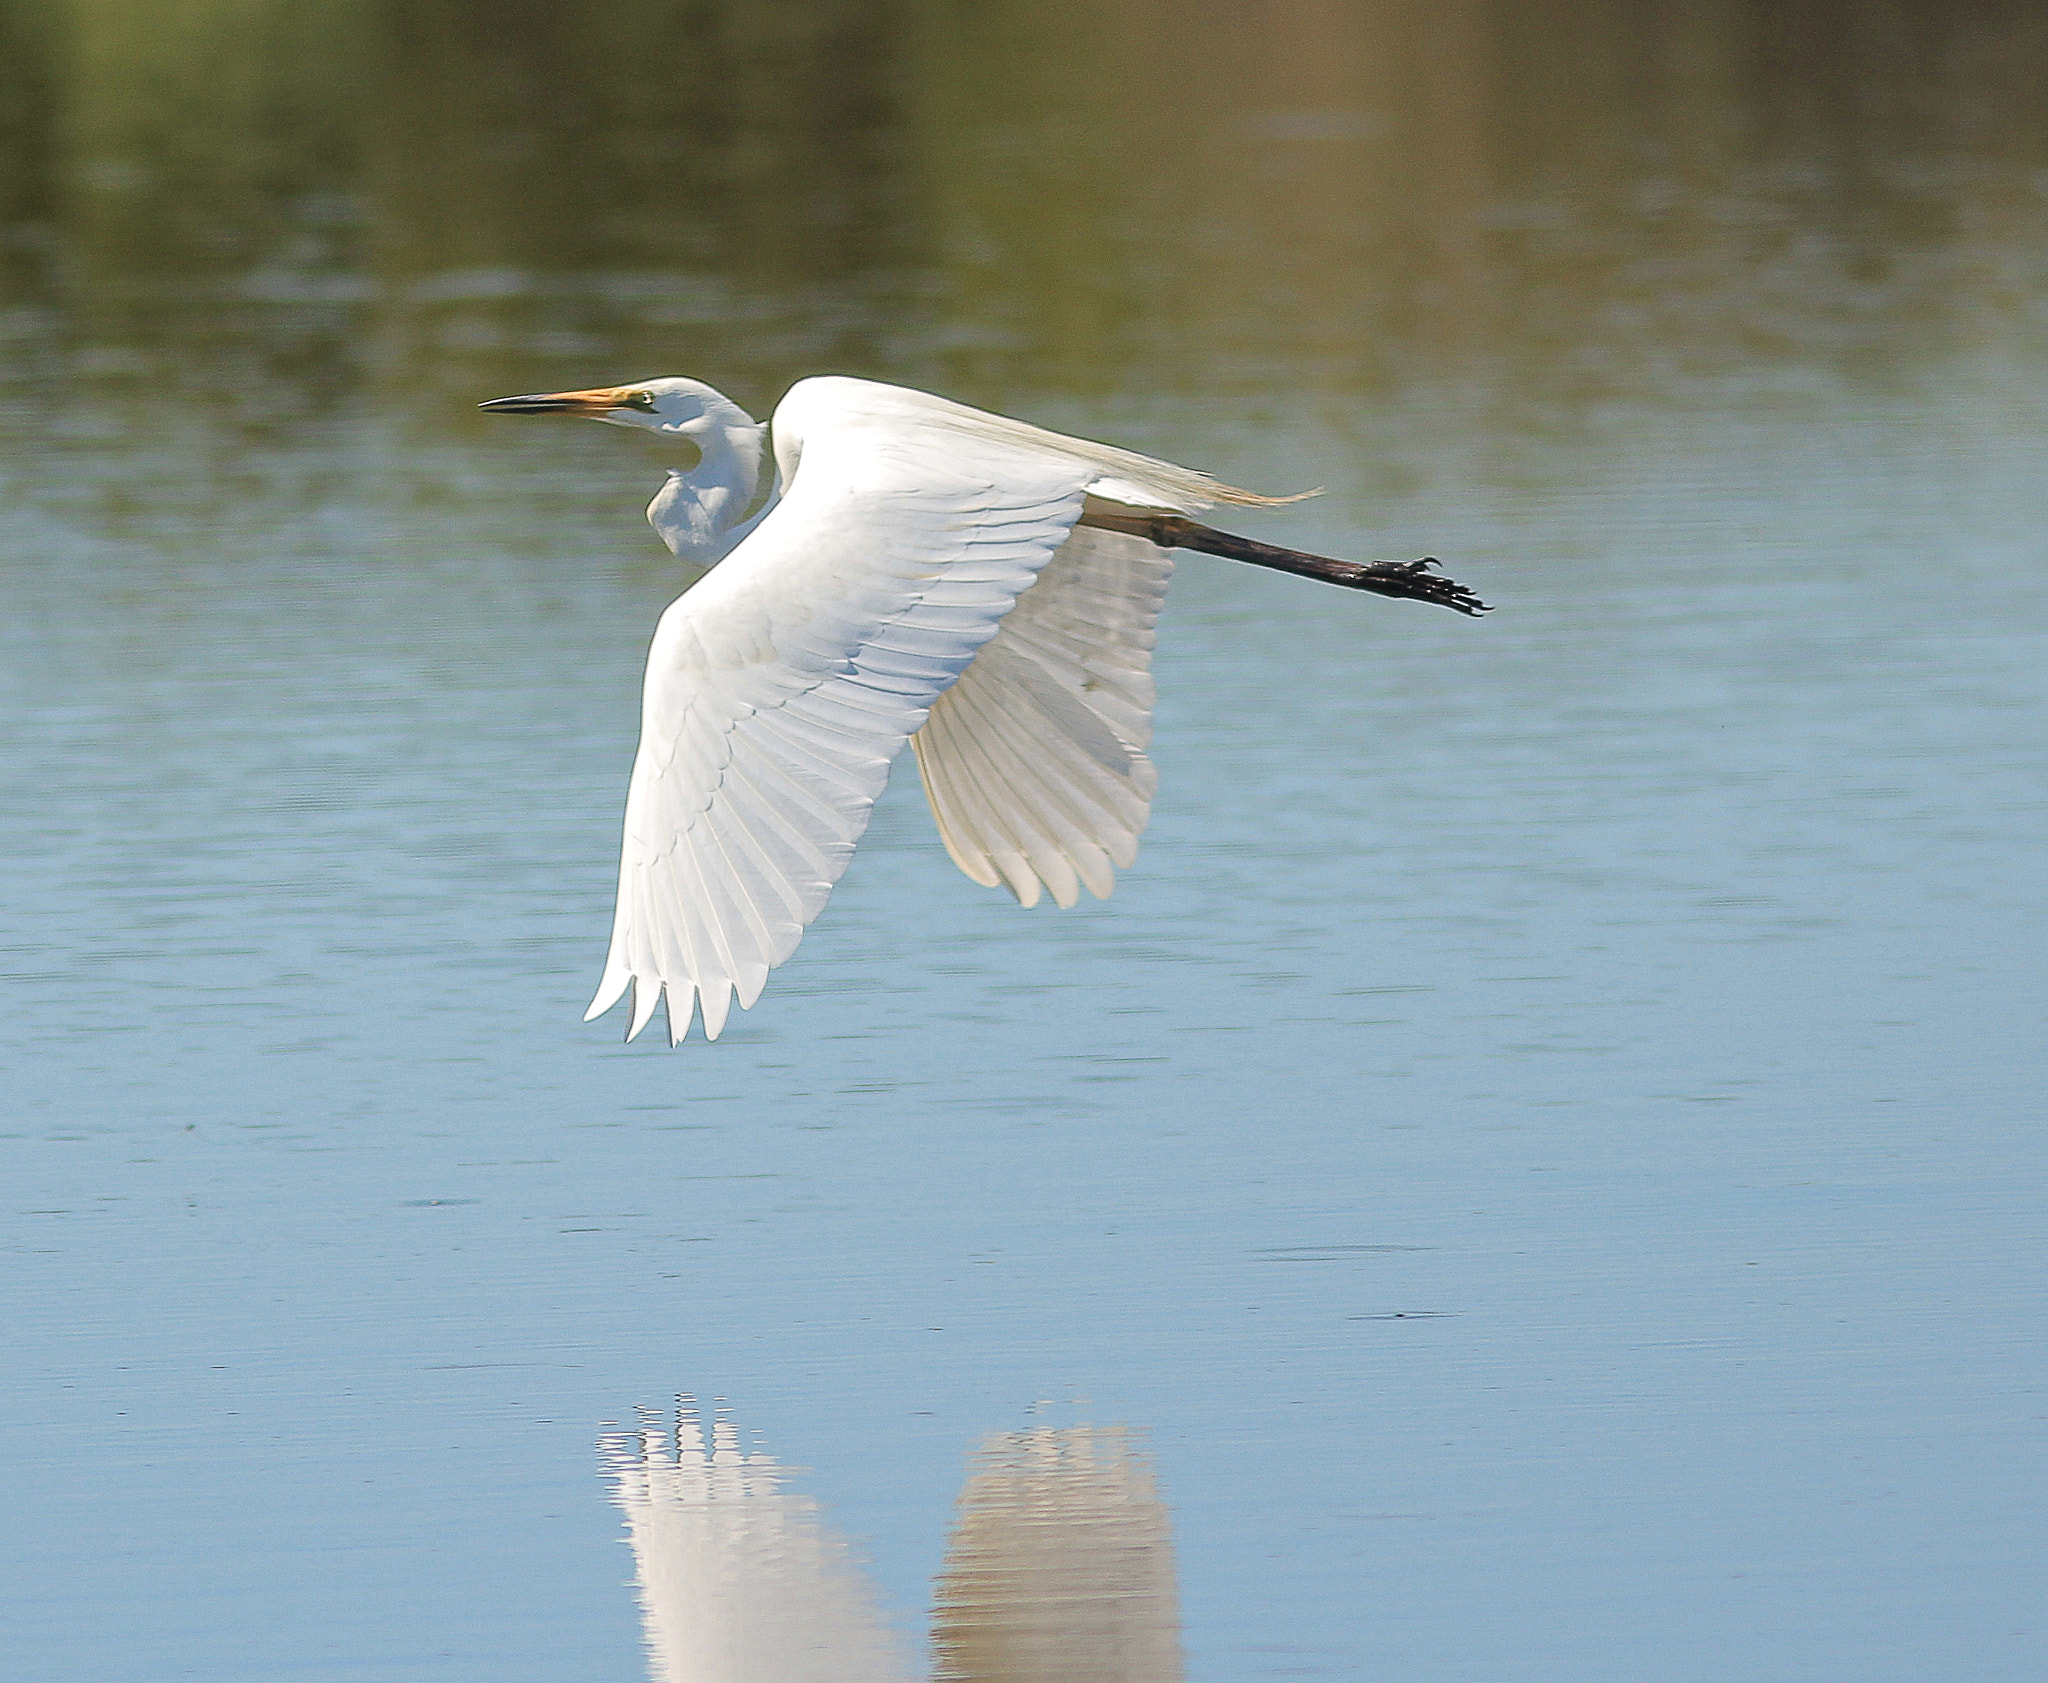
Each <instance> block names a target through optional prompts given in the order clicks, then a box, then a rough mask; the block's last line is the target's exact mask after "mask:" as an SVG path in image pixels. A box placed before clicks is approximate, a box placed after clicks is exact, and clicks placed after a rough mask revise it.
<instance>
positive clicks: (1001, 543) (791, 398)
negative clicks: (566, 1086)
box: [486, 377, 1277, 1042]
mask: <svg viewBox="0 0 2048 1683" xmlns="http://www.w3.org/2000/svg"><path fill="white" fill-rule="evenodd" d="M486 407H487V408H494V409H503V410H508V411H511V412H536V411H542V410H556V411H566V412H572V413H581V414H586V415H590V416H592V417H594V418H596V419H600V420H606V421H612V422H615V423H618V424H625V425H636V426H643V427H647V428H649V429H650V430H654V431H658V432H664V433H670V434H675V435H679V436H683V437H687V438H690V439H691V440H692V441H693V442H695V443H696V444H697V445H698V447H699V449H700V450H701V451H702V453H703V461H702V462H701V464H700V466H699V467H698V468H697V469H696V470H694V471H693V472H692V473H690V474H687V475H683V474H677V475H673V476H672V477H671V480H670V483H669V485H668V486H667V487H665V488H664V490H663V492H662V493H661V495H659V496H657V498H656V499H655V502H654V504H653V505H652V506H651V507H650V508H649V511H648V514H649V519H650V520H651V521H653V522H654V524H655V526H656V529H657V530H658V531H660V532H661V534H662V536H663V537H664V538H665V539H666V540H667V541H668V543H669V545H670V547H671V548H672V549H674V550H675V551H676V552H677V553H678V554H679V555H682V556H684V557H685V558H687V559H691V560H695V561H698V562H700V563H705V564H713V563H720V562H721V561H722V564H716V565H712V570H711V571H710V572H709V573H708V574H707V575H706V576H705V577H704V578H703V579H702V580H700V581H699V582H698V583H697V584H696V585H694V586H693V587H692V588H691V589H689V590H688V591H687V592H686V593H685V594H684V595H683V596H681V597H679V598H678V599H677V600H676V601H675V602H674V603H672V604H671V605H670V606H669V608H668V610H667V611H666V612H665V613H664V614H663V615H662V617H661V621H660V623H659V625H658V626H657V627H656V629H655V633H654V643H653V647H652V648H651V649H650V651H649V654H648V661H647V679H646V687H645V692H644V702H643V706H642V710H641V722H640V732H641V734H640V749H639V753H638V755H637V756H636V758H635V760H634V764H633V774H632V781H631V784H630V787H629V790H628V794H627V798H626V820H625V840H624V846H623V850H622V854H621V859H620V869H619V896H618V906H617V912H616V915H615V917H614V921H613V925H612V941H611V950H610V954H609V956H608V958H607V960H606V963H605V969H604V976H603V979H602V981H601V982H600V983H599V985H598V989H597V995H596V997H595V999H594V1000H593V1001H592V1002H591V1006H590V1011H589V1013H588V1015H589V1016H591V1017H595V1016H598V1015H599V1014H601V1013H602V1012H604V1011H606V1010H608V1009H609V1008H610V1007H611V1006H612V1005H614V1004H616V1003H617V1002H618V1001H619V1000H620V999H621V998H623V997H624V996H625V995H626V994H627V993H628V992H629V991H630V992H631V995H632V1019H631V1023H630V1026H629V1028H628V1030H627V1038H628V1039H630V1038H632V1036H634V1035H636V1034H638V1033H639V1032H640V1030H641V1029H642V1028H644V1027H645V1026H646V1025H647V1022H648V1020H649V1019H650V1018H651V1017H652V1016H653V1014H654V1009H655V1005H656V1003H657V1001H658V1000H660V999H662V998H663V997H664V995H665V996H666V999H667V1002H668V1022H669V1034H670V1039H671V1042H673V1041H675V1040H678V1039H680V1038H681V1037H682V1035H683V1034H684V1032H685V1031H686V1030H687V1029H688V1027H689V1023H690V1019H691V1016H692V1014H693V1011H694V1010H701V1011H702V1013H703V1020H704V1032H705V1034H706V1035H707V1036H708V1037H710V1038H712V1039H716V1038H717V1037H718V1035H719V1033H720V1031H721V1030H722V1029H723V1028H724V1027H725V1023H726V1018H727V1016H728V1014H729V1012H730V1010H731V1005H732V1001H733V999H734V997H735V996H736V997H737V998H738V1000H739V1003H740V1004H741V1005H742V1006H743V1007H745V1006H751V1005H752V1004H753V1003H754V1001H755V1000H756V999H757V998H759V996H760V993H761V989H762V985H763V984H764V983H765V981H766V980H767V976H768V972H769V971H770V970H772V969H774V967H775V966H776V965H778V964H780V963H782V961H783V960H784V959H786V958H788V957H789V956H790V954H791V953H792V952H793V951H794V950H795V949H796V945H797V942H798V940H799V939H800V938H801V937H802V934H803V931H804V929H805V928H806V927H807V926H808V925H809V924H810V923H811V921H812V920H813V919H814V918H816V917H817V915H818V913H819V912H820V911H821V910H822V909H823V908H824V905H825V901H826V898H827V896H828V895H829V894H830V893H831V891H832V886H833V884H835V883H836V882H837V881H838V880H839V877H840V875H841V873H842V872H843V871H844V870H845V869H846V865H847V861H848V860H849V859H850V858H851V857H852V854H853V849H854V845H855V844H856V843H857V842H858V841H859V839H860V836H861V832H862V831H863V830H865V829H866V828H867V824H868V817H869V813H870V811H871V809H872V808H873V806H874V802H875V799H876V797H877V796H878V795H880V793H881V791H882V787H883V784H884V783H885V782H886V781H887V778H888V775H889V766H890V763H891V761H893V760H894V759H895V757H896V755H897V754H898V752H899V751H900V750H901V749H902V747H903V744H904V743H905V742H906V741H913V742H914V743H915V744H916V752H917V760H918V766H919V769H920V771H921V772H922V774H923V777H924V782H925V788H926V790H927V792H928V794H929V796H930V798H931V804H932V810H933V812H934V814H935V815H936V817H937V819H938V825H939V833H940V835H941V836H942V837H943V838H944V840H945V844H946V848H947V851H948V852H950V853H951V855H952V857H953V859H954V861H955V862H956V863H957V864H958V865H959V867H960V868H961V870H963V871H965V872H966V873H967V875H968V876H970V877H972V878H973V879H974V880H975V881H976V882H978V883H983V884H986V885H989V886H991V887H993V886H996V885H999V884H1001V885H1006V886H1008V887H1009V889H1010V890H1011V891H1012V892H1013V893H1014V894H1015V895H1016V896H1017V898H1018V899H1019V900H1020V901H1022V902H1023V903H1024V904H1025V905H1027V906H1029V905H1032V904H1035V903H1036V901H1037V900H1038V898H1039V895H1040V893H1041V892H1042V891H1044V892H1049V893H1050V894H1051V895H1052V897H1053V899H1054V900H1055V901H1056V902H1057V903H1058V904H1060V905H1062V906H1069V905H1072V904H1073V903H1074V901H1075V900H1076V898H1077V897H1078V895H1079V891H1080V889H1081V888H1083V887H1085V888H1087V889H1088V890H1089V891H1090V892H1091V893H1093V894H1095V895H1097V896H1105V895H1107V894H1108V893H1109V892H1110V889H1111V887H1112V886H1113V884H1114V882H1115V867H1116V866H1118V865H1129V864H1130V863H1131V861H1132V860H1133V858H1135V857H1136V853H1137V843H1138V835H1139V832H1140V831H1142V830H1143V829H1144V827H1145V822H1146V819H1147V818H1148V816H1149V814H1150V808H1151V800H1152V794H1153V790H1154V788H1155V786H1156V782H1157V779H1156V775H1155V773H1154V771H1153V768H1152V764H1151V762H1150V761H1149V760H1148V759H1147V758H1146V757H1145V746H1146V743H1147V741H1148V740H1149V738H1150V735H1151V710H1152V699H1153V690H1152V678H1151V670H1150V668H1151V651H1152V643H1153V627H1154V624H1155V622H1156V621H1157V618H1158V614H1159V608H1160V604H1161V602H1162V601H1163V600H1164V597H1165V592H1166V584H1167V580H1168V578H1169V577H1170V575H1171V572H1172V562H1171V560H1170V558H1169V555H1168V552H1167V551H1166V550H1165V549H1163V548H1161V547H1160V546H1159V545H1157V544H1155V543H1152V542H1149V541H1147V540H1146V539H1145V538H1144V537H1142V536H1136V535H1131V534H1129V533H1125V532H1119V531H1109V530H1102V529H1098V528H1095V527H1083V528H1081V529H1079V530H1077V529H1076V524H1075V523H1076V521H1077V520H1078V519H1079V518H1080V517H1081V515H1082V511H1083V507H1084V503H1086V502H1087V500H1088V499H1090V498H1094V499H1099V500H1100V502H1102V503H1105V504H1115V505H1121V506H1122V507H1124V508H1125V509H1140V510H1147V511H1175V512H1180V513H1186V512H1189V511H1192V510H1195V509H1199V508H1205V507H1207V506H1209V505H1210V504H1211V503H1215V502H1233V503H1258V504H1263V503H1268V502H1272V501H1275V500H1277V499H1272V498H1265V497H1259V496H1256V495H1254V494H1253V493H1250V492H1246V491H1239V490H1235V489H1233V488H1231V487H1229V486H1226V485H1223V484H1220V483H1219V482H1218V481H1216V480H1214V479H1211V478H1210V477H1209V476H1208V475H1206V474H1202V473H1198V472H1195V471H1193V470H1191V469H1188V468H1181V467H1175V466H1173V465H1172V464H1170V463H1166V462H1156V461H1153V460H1151V459H1149V458H1147V457H1144V456H1139V455H1135V454H1133V453H1132V452H1130V451H1127V450H1119V449H1116V448H1114V447H1112V446H1109V445H1103V444H1094V443H1090V442H1088V441H1086V440H1083V439H1074V438H1066V437H1063V436H1061V435H1060V434H1058V433H1052V432H1045V431H1042V430H1040V429H1039V428H1036V427H1032V426H1028V425H1026V424H1025V423H1023V422H1020V421H1013V420H1008V419H1006V418H1004V417H1002V416H999V415H990V414H985V413H983V412H982V411H980V410H975V409H969V408H966V407H964V406H963V405H960V404H956V403H951V402H948V401H947V400H945V399H943V398H938V397H933V396H930V395H928V394H926V393H923V392H914V391H908V390H905V389H903V388H900V387H895V386H885V385H879V384H876V383H874V382H871V381H865V380H852V379H842V378H836V377H835V378H821V379H810V380H804V381H802V382H800V383H799V384H797V385H796V386H794V387H792V388H791V390H790V391H789V393H788V395H787V396H785V397H784V399H783V400H782V403H781V404H780V405H779V406H778V407H777V409H776V411H775V418H774V452H775V464H776V468H777V473H778V479H779V485H778V494H777V495H776V496H775V497H773V498H772V499H771V501H770V503H769V505H768V507H767V508H766V509H765V510H764V511H763V512H761V513H758V514H756V515H755V516H754V517H753V518H752V519H751V520H747V521H745V522H744V523H743V522H742V518H741V517H742V516H744V515H745V513H746V511H747V507H748V505H749V504H750V503H751V501H752V499H753V497H754V494H755V486H756V482H757V479H758V475H759V469H760V449H761V434H762V431H763V429H762V428H760V427H759V425H758V423H755V422H754V421H752V420H751V418H749V417H747V416H746V415H745V414H744V412H743V411H741V410H739V409H738V408H737V407H736V406H735V405H733V404H731V403H730V402H729V401H728V400H727V399H725V398H723V397H721V396H720V395H719V394H718V393H716V392H713V391H712V390H711V389H710V388H709V387H706V386H702V385H699V384H698V383H697V382H695V381H689V380H678V379H668V380H656V381H649V382H646V383H645V384H643V385H641V386H637V387H606V388H600V389H598V390H595V391H590V392H571V393H554V394H548V395H546V396H541V397H531V398H506V399H500V400H498V402H497V403H495V404H490V405H486ZM736 537H737V538H741V541H739V542H738V544H737V547H733V543H732V540H733V539H734V538H736Z"/></svg>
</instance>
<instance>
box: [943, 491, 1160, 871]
mask: <svg viewBox="0 0 2048 1683" xmlns="http://www.w3.org/2000/svg"><path fill="white" fill-rule="evenodd" d="M1172 576H1173V560H1172V557H1171V556H1170V555H1169V554H1168V553H1167V552H1166V551H1165V550H1162V549H1160V548H1158V547H1157V546H1156V545H1153V544H1150V543H1147V542H1146V541H1145V540H1144V539H1142V538H1138V537H1134V536H1130V535H1128V534H1125V533H1120V532H1109V531H1103V530H1099V529H1097V528H1095V527H1085V526H1084V527H1078V528H1076V529H1075V530H1074V531H1073V533H1072V534H1071V535H1070V536H1069V537H1068V538H1067V540H1066V542H1065V543H1064V544H1063V545H1062V546H1061V548H1060V550H1059V552H1058V553H1057V554H1056V555H1055V556H1054V557H1053V559H1052V560H1051V561H1050V562H1048V563H1047V564H1046V566H1045V567H1044V568H1043V570H1042V571H1041V572H1040V573H1039V575H1038V577H1037V580H1036V581H1035V582H1034V583H1033V584H1032V585H1031V587H1030V588H1029V589H1028V590H1026V591H1025V592H1024V593H1023V594H1022V595H1021V596H1019V597H1018V598H1017V605H1016V607H1015V608H1013V609H1012V610H1011V611H1010V612H1009V613H1008V614H1007V615H1005V616H1004V618H1003V620H1002V623H1001V625H1000V627H999V628H998V630H997V632H996V634H995V636H994V637H993V638H991V639H990V640H989V642H988V643H986V644H985V645H984V646H983V647H982V649H981V651H980V652H979V653H978V654H977V655H976V656H975V657H974V660H973V662H972V664H970V665H969V666H968V668H967V670H966V672H965V673H964V674H962V676H961V678H960V681H959V682H958V683H956V684H955V685H954V686H953V687H952V688H951V689H949V690H947V691H946V693H945V694H944V695H942V696H941V697H940V698H939V700H938V702H937V703H936V704H935V705H934V706H933V708H932V711H931V717H930V718H929V719H928V720H927V721H926V723H925V725H924V727H923V728H922V729H921V730H919V731H918V733H917V734H916V736H914V737H913V738H912V739H911V742H912V745H913V746H914V747H915V749H916V751H917V764H918V770H919V772H920V773H921V774H922V776H923V778H924V786H925V793H926V795H927V796H928V798H929V799H930V801H931V806H932V814H933V817H934V818H935V819H936V820H937V821H938V826H939V835H940V837H941V839H942V840H943V841H944V842H945V844H946V851H947V852H948V853H950V854H951V855H952V857H953V862H954V863H955V864H957V865H958V866H959V867H960V869H961V870H962V871H964V872H966V874H967V875H968V876H969V877H971V878H973V880H974V881H976V882H978V883H981V884H983V885H984V886H986V887H991V888H992V887H995V886H997V885H998V884H999V883H1000V884H1006V885H1007V886H1008V887H1009V888H1010V890H1011V892H1012V893H1014V894H1015V895H1016V896H1017V898H1018V900H1019V901H1021V902H1022V903H1023V904H1024V905H1026V906H1030V905H1034V904H1036V903H1037V900H1038V897H1039V891H1040V887H1041V885H1043V887H1044V888H1045V889H1046V890H1048V891H1050V892H1051V894H1052V897H1053V899H1054V901H1055V902H1056V903H1057V904H1059V905H1062V906H1068V905H1072V904H1073V902H1074V900H1075V898H1076V897H1077V896H1076V883H1077V882H1078V883H1079V884H1082V885H1085V886H1086V887H1087V888H1088V890H1089V892H1090V893H1092V894H1094V895H1095V896H1096V897H1097V898H1098V899H1103V898H1106V897H1107V896H1108V895H1109V893H1110V891H1111V889H1112V888H1113V887H1114V886H1115V881H1116V874H1115V870H1114V868H1113V867H1114V866H1117V865H1122V866H1128V865H1130V864H1131V862H1132V861H1133V860H1134V859H1136V858H1137V852H1138V836H1139V834H1140V832H1142V831H1143V829H1144V828H1145V824H1146V821H1147V820H1148V819H1149V818H1150V816H1151V808H1152V796H1153V793H1154V792H1155V790H1156V789H1157V787H1158V773H1157V772H1156V771H1155V769H1154V768H1153V765H1152V762H1151V760H1150V759H1149V758H1148V757H1147V756H1146V754H1145V747H1146V745H1147V743H1149V742H1150V740H1151V735H1152V702H1153V694H1154V691H1153V684H1152V671H1151V665H1152V648H1153V644H1154V642H1155V639H1156V632H1155V628H1156V626H1157V624H1158V619H1159V610H1160V607H1161V605H1162V604H1163V603H1164V601H1165V599H1166V586H1167V582H1168V581H1169V580H1170V579H1171V577H1172Z"/></svg>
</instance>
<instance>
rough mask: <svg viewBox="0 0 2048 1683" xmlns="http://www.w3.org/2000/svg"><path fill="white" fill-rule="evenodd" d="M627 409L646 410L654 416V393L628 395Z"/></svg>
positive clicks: (630, 393) (632, 393)
mask: <svg viewBox="0 0 2048 1683" xmlns="http://www.w3.org/2000/svg"><path fill="white" fill-rule="evenodd" d="M626 407H627V408H628V409H645V410H646V411H648V413H650V414H652V413H653V411H654V393H652V392H629V393H628V394H627V395H626Z"/></svg>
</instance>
